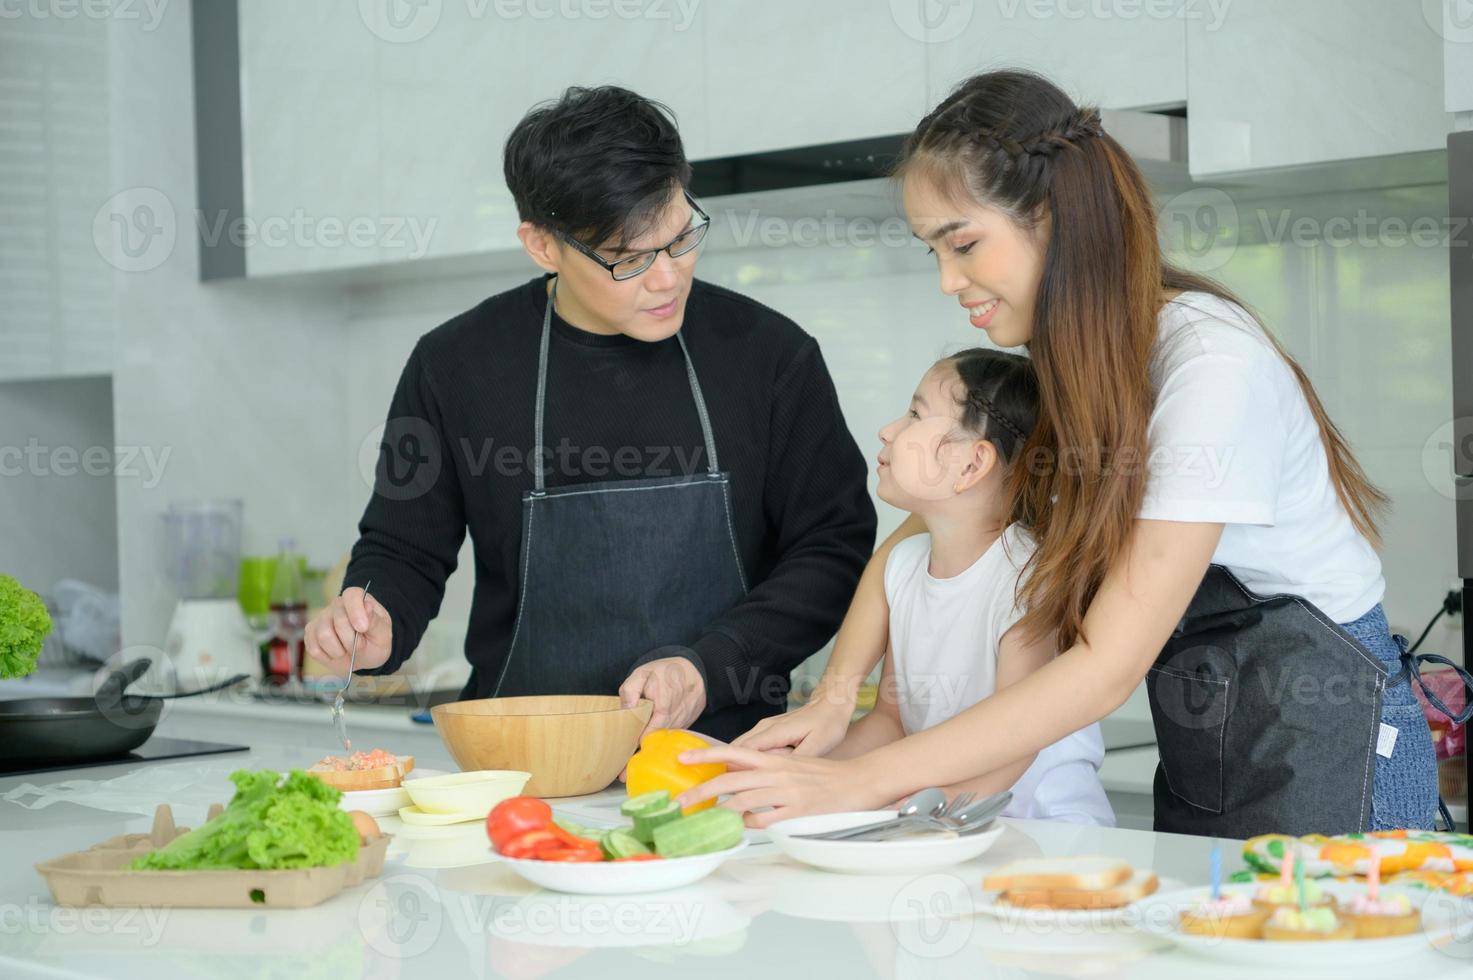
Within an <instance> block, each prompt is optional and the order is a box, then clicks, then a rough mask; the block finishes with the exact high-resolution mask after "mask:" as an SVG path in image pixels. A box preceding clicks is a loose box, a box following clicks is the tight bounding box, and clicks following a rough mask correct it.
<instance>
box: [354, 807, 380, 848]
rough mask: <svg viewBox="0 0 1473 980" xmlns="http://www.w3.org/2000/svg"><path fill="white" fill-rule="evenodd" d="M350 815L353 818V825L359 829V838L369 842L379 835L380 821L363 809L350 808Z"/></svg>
mask: <svg viewBox="0 0 1473 980" xmlns="http://www.w3.org/2000/svg"><path fill="white" fill-rule="evenodd" d="M348 816H350V817H352V818H353V826H354V827H356V828H357V829H358V840H359V841H360V842H362V843H365V844H366V843H368V842H369V841H371V840H373V839H374V838H375V837H378V836H379V834H380V833H381V831H380V830H379V829H378V821H377V820H375V819H373V817H371V816H369V815H368V814H366V813H364V812H363V811H362V810H349V811H348Z"/></svg>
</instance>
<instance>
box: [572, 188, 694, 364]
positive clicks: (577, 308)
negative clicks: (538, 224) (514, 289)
mask: <svg viewBox="0 0 1473 980" xmlns="http://www.w3.org/2000/svg"><path fill="white" fill-rule="evenodd" d="M695 218H696V215H695V213H694V211H692V210H691V206H690V202H688V201H687V200H686V199H685V194H684V192H683V191H682V190H681V189H680V188H678V187H677V188H676V189H675V190H674V191H673V192H672V193H671V196H670V200H669V201H668V202H667V203H666V205H665V206H664V208H663V209H662V210H661V211H660V214H659V216H658V218H657V219H656V220H655V221H654V222H653V223H652V224H651V225H650V227H649V228H647V229H646V230H645V231H644V232H643V233H642V234H640V235H639V236H637V237H636V238H634V239H633V240H632V241H630V242H629V243H628V244H627V245H626V246H625V247H623V248H622V249H621V248H617V247H615V245H614V244H613V243H603V245H601V246H596V247H594V250H595V251H596V252H598V254H599V255H600V256H602V257H603V258H604V259H605V260H606V261H609V262H617V261H619V260H620V259H624V258H629V257H631V256H633V255H634V254H635V253H637V252H641V251H645V250H648V249H654V248H661V247H662V246H665V245H668V244H669V243H670V241H671V240H672V239H674V238H675V237H676V236H677V235H679V234H680V233H681V232H683V231H685V230H686V229H688V228H690V226H691V224H692V221H693V220H694V219H695ZM584 244H587V245H590V246H592V245H593V243H591V242H586V243H584ZM554 249H555V252H556V259H557V269H556V270H555V271H556V272H557V273H558V295H557V310H558V313H559V314H560V315H561V316H562V317H563V318H564V319H566V320H567V321H568V322H570V323H572V324H573V325H574V326H577V327H579V328H581V329H583V330H587V331H590V332H592V333H601V334H615V333H619V334H625V335H627V336H630V337H633V338H635V339H636V340H643V341H646V342H649V343H653V342H655V341H660V340H665V339H667V338H669V337H673V336H674V335H675V333H676V331H678V330H679V329H680V325H681V324H682V323H683V322H685V303H686V300H687V299H688V298H689V297H690V286H691V280H692V279H693V278H694V276H695V269H696V257H697V256H698V255H699V254H700V249H699V248H696V249H692V250H691V251H689V252H687V253H685V254H684V255H682V256H680V257H679V258H671V257H670V254H669V253H668V252H659V253H658V254H656V256H655V261H654V264H653V265H651V266H650V267H649V268H648V269H646V270H645V271H644V272H643V273H641V274H639V275H637V276H635V277H634V278H632V279H626V280H624V281H622V282H621V281H617V280H615V279H614V278H613V277H612V276H610V275H609V271H608V270H607V269H605V268H604V267H603V266H601V265H599V264H598V263H597V262H595V261H593V259H591V258H589V257H588V256H587V255H584V254H583V253H582V252H580V251H578V249H576V248H574V247H573V246H572V245H570V244H568V243H567V242H565V241H563V240H562V239H560V238H555V239H554Z"/></svg>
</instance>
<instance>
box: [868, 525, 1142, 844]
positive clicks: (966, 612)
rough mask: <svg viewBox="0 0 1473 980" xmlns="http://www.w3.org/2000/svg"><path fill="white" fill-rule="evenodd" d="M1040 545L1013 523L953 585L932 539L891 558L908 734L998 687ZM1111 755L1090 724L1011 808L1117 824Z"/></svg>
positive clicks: (895, 652)
mask: <svg viewBox="0 0 1473 980" xmlns="http://www.w3.org/2000/svg"><path fill="white" fill-rule="evenodd" d="M1034 547H1035V544H1034V541H1033V538H1032V536H1031V535H1029V534H1028V532H1027V531H1025V530H1023V529H1022V528H1019V527H1018V526H1017V525H1013V526H1011V527H1009V528H1007V529H1006V530H1004V531H1003V533H1002V534H1001V535H999V536H998V539H997V540H996V541H994V542H993V543H992V546H991V547H990V548H988V549H987V551H985V552H984V553H983V554H982V557H981V558H979V559H977V561H976V562H975V563H973V565H972V566H971V567H970V568H968V569H967V570H966V571H964V572H962V573H961V574H960V575H957V576H955V577H954V578H946V579H938V578H935V577H933V576H932V575H931V574H930V571H929V566H930V563H931V536H930V535H929V534H918V535H915V536H914V537H910V538H906V539H904V540H903V541H901V542H900V543H899V544H897V545H896V546H895V549H894V550H893V551H892V552H891V553H890V558H889V560H888V561H887V562H886V563H885V598H886V599H887V600H888V602H889V604H890V655H891V657H892V658H893V663H892V670H893V671H894V673H895V682H896V694H897V697H898V701H899V707H900V720H901V724H902V726H903V727H904V729H905V733H906V734H907V735H910V734H913V733H915V732H918V731H921V730H923V729H926V728H930V727H932V726H933V725H938V724H940V723H941V722H943V721H945V720H946V719H948V718H950V717H951V716H952V715H955V714H957V713H958V712H960V711H961V710H963V709H964V708H968V707H971V706H972V705H973V704H976V703H977V702H978V701H980V700H982V699H983V698H985V697H987V696H988V695H990V694H992V692H993V691H994V690H995V689H996V687H997V654H998V644H999V642H1000V641H1001V640H1002V637H1003V634H1004V633H1006V632H1007V631H1008V630H1009V629H1010V628H1011V627H1012V626H1013V624H1014V623H1016V622H1017V621H1018V620H1019V619H1021V618H1022V615H1023V611H1022V610H1021V609H1020V608H1018V607H1017V604H1016V599H1015V594H1016V589H1017V584H1018V578H1019V576H1020V575H1021V574H1022V570H1023V567H1024V565H1025V564H1026V563H1027V561H1028V558H1029V556H1030V555H1032V554H1033V550H1034ZM1040 710H1044V711H1046V710H1048V706H1047V705H1040ZM1104 758H1105V743H1104V739H1103V738H1102V737H1101V735H1100V726H1099V725H1097V724H1089V725H1086V726H1085V727H1083V728H1081V729H1080V730H1079V731H1077V732H1075V733H1074V734H1072V735H1069V736H1067V737H1066V738H1063V739H1061V740H1060V741H1058V742H1055V743H1054V744H1053V745H1050V746H1048V747H1047V748H1045V749H1044V750H1043V751H1041V752H1039V753H1038V756H1037V757H1036V758H1035V759H1034V761H1033V764H1032V765H1031V766H1029V767H1028V770H1027V772H1025V773H1024V774H1023V776H1022V778H1020V779H1019V780H1018V782H1017V783H1016V784H1015V785H1014V786H1013V788H1012V789H1013V800H1012V802H1011V803H1010V804H1009V806H1008V808H1007V810H1006V811H1004V812H1005V813H1006V814H1007V815H1008V816H1013V817H1029V818H1034V819H1041V820H1067V821H1072V822H1074V823H1090V824H1099V825H1101V826H1106V827H1113V826H1114V825H1115V812H1114V810H1113V809H1111V807H1110V802H1109V800H1107V799H1106V798H1105V791H1104V789H1103V788H1102V787H1101V786H1100V778H1099V768H1100V764H1101V763H1102V762H1103V761H1104Z"/></svg>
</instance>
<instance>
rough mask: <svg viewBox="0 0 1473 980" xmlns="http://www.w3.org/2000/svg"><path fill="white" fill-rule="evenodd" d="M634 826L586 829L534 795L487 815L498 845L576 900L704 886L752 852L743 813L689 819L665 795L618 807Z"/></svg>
mask: <svg viewBox="0 0 1473 980" xmlns="http://www.w3.org/2000/svg"><path fill="white" fill-rule="evenodd" d="M619 812H620V813H621V814H622V815H623V816H625V817H628V818H629V820H630V821H631V824H630V825H629V826H622V827H605V828H593V827H582V826H579V825H577V824H574V823H571V822H569V821H566V820H558V819H555V818H554V817H553V814H552V807H550V806H548V805H547V804H546V803H545V802H543V801H542V800H539V799H537V798H535V797H531V796H517V797H513V798H512V799H509V800H503V801H502V802H500V803H498V804H497V805H496V807H495V808H494V809H493V810H492V811H491V812H490V814H488V815H487V817H486V833H487V835H488V836H489V837H490V838H491V846H492V848H493V849H494V850H495V851H496V853H497V854H498V855H499V856H500V857H501V859H502V860H503V861H505V862H506V864H507V866H508V867H510V868H511V869H512V870H513V871H515V872H516V873H517V874H518V875H521V876H522V877H523V878H525V879H527V880H528V881H530V882H531V883H532V884H534V885H539V886H541V887H543V888H547V889H551V890H553V891H559V892H568V893H571V894H575V895H627V894H637V893H640V892H655V891H664V890H665V889H668V888H680V887H682V886H684V885H689V884H691V883H692V882H696V881H699V880H700V879H702V878H704V877H706V876H707V875H709V874H710V873H711V872H713V871H715V870H716V869H717V868H718V867H720V866H721V864H722V862H724V861H726V860H727V859H728V858H730V857H732V856H733V855H734V854H737V853H738V852H740V851H741V850H742V849H743V848H744V847H746V846H747V842H746V839H745V834H744V832H743V831H744V828H743V824H742V817H741V814H739V813H737V812H735V811H733V810H726V809H722V808H720V807H717V808H714V809H708V810H702V811H701V812H699V813H692V814H684V813H682V812H681V809H680V805H679V804H677V803H676V802H675V801H674V800H672V799H671V798H670V794H669V793H668V792H666V791H665V790H657V791H655V792H652V793H644V794H641V795H639V796H635V797H631V798H630V799H629V800H628V801H626V802H625V803H624V805H623V806H621V807H620V808H619Z"/></svg>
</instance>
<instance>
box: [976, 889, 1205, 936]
mask: <svg viewBox="0 0 1473 980" xmlns="http://www.w3.org/2000/svg"><path fill="white" fill-rule="evenodd" d="M1186 885H1187V883H1186V882H1184V881H1177V880H1176V879H1175V878H1160V879H1159V880H1158V881H1157V884H1156V890H1155V891H1154V892H1152V893H1151V894H1150V895H1147V896H1146V897H1145V898H1143V899H1141V900H1140V901H1137V902H1131V903H1130V904H1129V905H1122V906H1120V907H1119V908H1118V909H1040V908H1019V907H1018V906H1016V905H1009V904H1008V903H1006V902H1004V901H1002V892H998V891H984V892H982V894H981V896H980V897H979V898H978V899H977V901H976V905H975V907H976V909H977V911H978V912H981V913H982V914H983V915H990V916H992V917H993V918H996V919H1001V920H1003V921H1004V922H1011V923H1014V924H1022V925H1030V926H1051V925H1061V926H1104V925H1130V926H1138V927H1140V928H1145V927H1144V925H1143V924H1142V910H1143V908H1144V906H1145V904H1146V903H1147V902H1149V901H1150V900H1151V899H1153V898H1155V897H1156V896H1157V895H1159V894H1161V893H1162V892H1169V891H1178V890H1180V889H1182V888H1185V887H1186Z"/></svg>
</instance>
